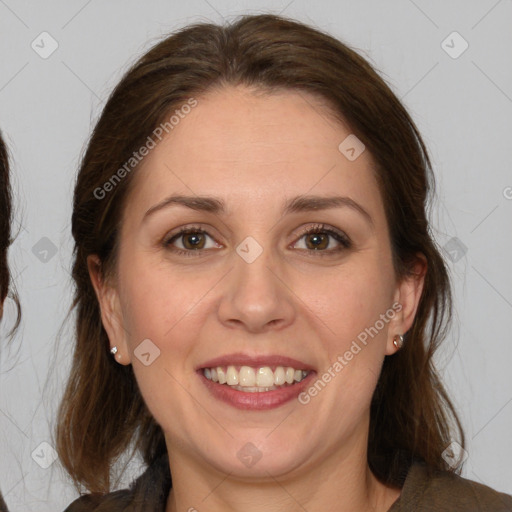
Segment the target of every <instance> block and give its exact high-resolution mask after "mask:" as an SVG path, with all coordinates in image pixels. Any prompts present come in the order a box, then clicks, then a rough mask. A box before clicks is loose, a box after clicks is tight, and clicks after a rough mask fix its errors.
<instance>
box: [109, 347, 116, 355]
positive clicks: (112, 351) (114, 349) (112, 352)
mask: <svg viewBox="0 0 512 512" xmlns="http://www.w3.org/2000/svg"><path fill="white" fill-rule="evenodd" d="M110 353H111V354H112V355H114V356H115V355H116V354H117V347H112V348H111V349H110Z"/></svg>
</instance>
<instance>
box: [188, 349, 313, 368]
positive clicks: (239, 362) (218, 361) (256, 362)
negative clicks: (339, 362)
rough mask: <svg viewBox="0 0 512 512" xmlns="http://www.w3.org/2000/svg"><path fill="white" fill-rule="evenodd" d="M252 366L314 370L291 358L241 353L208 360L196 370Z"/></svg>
mask: <svg viewBox="0 0 512 512" xmlns="http://www.w3.org/2000/svg"><path fill="white" fill-rule="evenodd" d="M229 365H233V366H252V367H253V368H260V367H262V366H285V367H286V366H291V367H292V368H294V369H295V370H314V368H313V367H312V366H311V365H309V364H307V363H304V362H303V361H299V360H298V359H294V358H293V357H288V356H283V355H277V354H276V355H248V354H243V353H241V352H237V353H234V354H226V355H224V356H220V357H216V358H214V359H210V360H208V361H206V362H205V363H202V364H201V365H199V366H198V367H197V368H196V370H200V369H203V368H215V367H217V366H229Z"/></svg>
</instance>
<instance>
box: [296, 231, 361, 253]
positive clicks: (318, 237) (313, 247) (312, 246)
mask: <svg viewBox="0 0 512 512" xmlns="http://www.w3.org/2000/svg"><path fill="white" fill-rule="evenodd" d="M301 239H305V245H306V247H305V250H307V251H310V252H313V253H314V254H315V255H319V256H320V255H321V256H323V255H329V254H332V253H337V252H339V251H342V250H344V249H349V248H350V247H351V246H352V243H351V242H350V240H349V238H348V237H347V236H346V235H344V234H343V233H342V232H339V231H337V230H334V229H332V228H326V227H325V226H324V225H323V224H322V225H317V226H313V227H311V228H308V229H307V230H306V231H304V232H303V233H302V235H301V237H300V240H301ZM331 239H334V240H335V241H336V243H338V247H335V248H334V249H332V248H331V249H328V247H329V246H330V244H331Z"/></svg>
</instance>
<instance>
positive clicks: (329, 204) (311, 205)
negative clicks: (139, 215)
mask: <svg viewBox="0 0 512 512" xmlns="http://www.w3.org/2000/svg"><path fill="white" fill-rule="evenodd" d="M178 205H181V206H185V207H186V208H190V209H192V210H196V211H201V212H208V213H213V214H216V215H226V211H227V210H226V205H225V203H224V201H223V200H222V199H218V198H216V197H208V196H184V195H172V196H169V197H167V198H166V199H164V200H163V201H161V202H160V203H158V204H156V205H154V206H152V207H151V208H150V209H149V210H148V211H147V212H146V213H145V214H144V219H143V220H146V219H147V218H148V217H149V216H151V215H153V214H154V213H155V212H157V211H159V210H162V209H164V208H168V207H170V206H178ZM343 207H348V208H351V209H353V210H355V211H357V212H359V213H360V214H361V215H362V216H363V217H364V218H365V219H366V221H367V222H368V223H369V224H370V225H371V226H372V227H374V223H373V219H372V217H371V215H370V214H369V213H368V212H367V211H366V210H365V209H364V208H363V207H362V206H361V205H360V204H359V203H357V202H356V201H354V200H353V199H351V198H350V197H346V196H312V195H309V196H304V195H302V196H296V197H293V198H291V199H289V200H288V201H286V202H285V203H284V205H283V208H282V211H281V214H282V215H283V216H284V215H287V214H290V213H299V212H310V211H317V210H329V209H332V208H343Z"/></svg>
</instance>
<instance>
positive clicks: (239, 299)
mask: <svg viewBox="0 0 512 512" xmlns="http://www.w3.org/2000/svg"><path fill="white" fill-rule="evenodd" d="M233 260H234V267H233V269H232V270H231V271H230V272H229V274H228V275H227V276H226V278H225V279H224V280H223V286H224V290H223V293H222V295H221V296H222V299H221V303H220V305H219V309H218V315H219V319H220V321H221V322H222V323H224V324H225V325H226V327H229V328H236V327H238V328H240V329H245V330H246V331H249V332H252V333H257V332H265V331H267V330H269V329H284V328H286V327H287V326H288V325H290V324H291V323H292V322H293V321H294V318H295V314H296V308H295V307H294V294H293V292H292V286H291V282H290V281H291V279H290V277H289V276H287V275H286V271H285V269H284V266H283V265H279V264H278V262H277V261H276V258H273V256H272V252H271V250H270V249H266V248H265V247H264V246H263V247H262V246H261V245H259V244H258V243H257V242H255V241H254V239H252V240H251V239H250V238H249V240H248V241H247V242H246V243H245V244H244V243H241V244H240V246H239V247H238V248H237V253H236V254H234V257H233ZM287 281H288V282H287Z"/></svg>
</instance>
